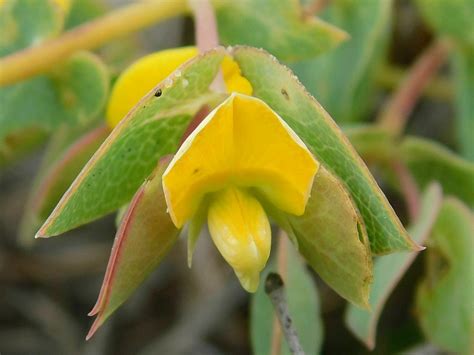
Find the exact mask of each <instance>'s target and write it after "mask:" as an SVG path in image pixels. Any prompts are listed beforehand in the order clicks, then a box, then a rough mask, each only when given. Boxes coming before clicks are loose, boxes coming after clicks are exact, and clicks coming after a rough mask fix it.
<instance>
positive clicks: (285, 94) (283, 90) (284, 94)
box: [281, 89, 290, 100]
mask: <svg viewBox="0 0 474 355" xmlns="http://www.w3.org/2000/svg"><path fill="white" fill-rule="evenodd" d="M281 94H282V95H283V96H284V97H285V99H287V100H289V99H290V95H288V92H287V91H286V90H285V89H281Z"/></svg>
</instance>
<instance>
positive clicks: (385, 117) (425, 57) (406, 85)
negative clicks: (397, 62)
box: [379, 40, 451, 134]
mask: <svg viewBox="0 0 474 355" xmlns="http://www.w3.org/2000/svg"><path fill="white" fill-rule="evenodd" d="M450 47H451V45H450V43H449V42H446V41H445V40H438V41H436V42H435V43H434V44H432V45H431V46H430V47H428V49H426V50H425V51H424V52H423V53H422V55H421V56H420V58H418V60H417V61H416V63H415V64H414V65H413V67H412V68H411V69H410V71H409V72H408V73H407V76H406V78H405V79H404V80H403V82H402V83H401V85H400V87H399V88H398V90H397V91H396V92H395V93H394V94H393V96H392V97H391V99H390V101H389V102H388V103H387V104H386V106H385V108H384V110H383V111H382V113H381V114H380V116H379V123H380V125H382V126H384V127H386V128H387V129H388V130H389V131H390V132H393V133H395V134H400V133H401V132H402V131H403V130H404V128H405V125H406V123H407V120H408V117H409V116H410V114H411V112H412V110H413V108H414V107H415V104H416V103H417V101H418V99H419V97H420V96H421V93H422V92H423V89H424V88H425V86H426V85H427V84H428V82H429V81H430V80H431V78H432V77H433V76H434V75H435V74H436V73H437V72H438V70H439V68H440V67H441V66H442V65H443V64H444V62H445V60H446V58H447V56H448V53H449V50H450Z"/></svg>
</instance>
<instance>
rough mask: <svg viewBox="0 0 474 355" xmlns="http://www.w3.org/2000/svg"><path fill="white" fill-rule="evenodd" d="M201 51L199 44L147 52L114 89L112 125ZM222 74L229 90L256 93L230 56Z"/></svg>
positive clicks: (110, 110)
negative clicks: (197, 46) (197, 47)
mask: <svg viewBox="0 0 474 355" xmlns="http://www.w3.org/2000/svg"><path fill="white" fill-rule="evenodd" d="M197 54H198V50H197V49H196V48H195V47H182V48H174V49H168V50H163V51H160V52H156V53H153V54H150V55H147V56H145V57H142V58H140V59H139V60H137V61H136V62H135V63H133V64H132V65H130V67H128V68H127V69H126V70H125V71H124V72H123V73H122V74H121V75H120V77H119V78H118V79H117V82H116V83H115V85H114V87H113V89H112V93H111V95H110V100H109V103H108V106H107V112H106V117H107V122H108V124H109V126H110V127H111V128H113V127H115V126H116V125H117V124H118V123H119V122H120V120H121V119H122V118H124V117H125V115H126V114H127V113H128V111H130V110H131V109H132V108H133V106H135V104H136V103H137V102H138V101H139V100H140V99H141V98H142V97H143V96H145V94H147V93H148V92H149V91H150V90H151V89H153V88H154V87H155V86H156V85H157V84H158V83H159V82H160V81H162V80H164V79H165V78H166V77H167V76H169V75H170V74H171V73H172V72H173V71H174V70H176V69H177V68H178V67H179V66H180V65H181V64H183V63H184V62H186V61H188V60H189V59H191V58H193V57H195V56H196V55H197ZM222 73H223V77H224V82H225V84H226V88H227V90H228V91H229V92H234V91H236V92H240V93H243V94H247V95H251V94H252V87H251V85H250V83H249V82H248V81H247V79H245V78H244V77H242V76H241V75H240V68H239V66H238V65H237V63H235V62H234V61H233V60H232V59H231V58H230V57H225V58H224V60H223V61H222Z"/></svg>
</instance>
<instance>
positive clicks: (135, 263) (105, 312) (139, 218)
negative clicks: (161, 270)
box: [87, 163, 179, 339]
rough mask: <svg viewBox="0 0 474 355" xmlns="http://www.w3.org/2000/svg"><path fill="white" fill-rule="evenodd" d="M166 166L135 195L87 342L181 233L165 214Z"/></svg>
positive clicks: (107, 273) (163, 255)
mask: <svg viewBox="0 0 474 355" xmlns="http://www.w3.org/2000/svg"><path fill="white" fill-rule="evenodd" d="M165 168H166V164H163V163H160V165H159V166H158V168H157V169H156V170H155V172H154V173H153V174H152V175H151V176H150V177H149V178H148V180H147V181H145V183H144V184H143V185H142V187H141V188H140V189H139V190H138V191H137V193H136V194H135V196H134V198H133V200H132V202H131V203H130V205H129V207H128V209H127V211H126V212H125V215H124V216H123V218H122V223H121V225H120V228H119V230H118V231H117V235H116V237H115V241H114V246H113V248H112V253H111V255H110V259H109V264H108V266H107V271H106V273H105V277H104V281H103V284H102V288H101V290H100V295H99V298H98V300H97V303H96V305H95V306H94V308H93V309H92V311H91V312H90V313H89V315H91V316H93V315H97V318H96V320H95V322H94V324H93V325H92V327H91V330H90V332H89V334H88V335H87V339H89V338H90V337H91V336H92V335H93V334H94V333H95V332H96V330H97V329H98V328H99V327H100V326H101V325H102V324H103V323H104V321H105V320H106V319H107V318H108V317H109V316H110V315H111V314H112V313H113V312H114V311H115V310H116V309H117V308H118V307H119V306H120V305H121V304H122V303H124V302H125V301H126V300H127V299H128V297H130V295H131V294H132V292H133V291H135V289H136V288H137V287H138V286H140V284H141V283H142V282H143V281H144V280H145V279H146V278H147V277H148V276H149V275H150V273H151V272H152V271H153V270H155V269H156V267H157V266H158V264H159V263H160V262H161V260H163V258H164V257H165V255H166V254H167V253H168V251H169V250H170V248H171V247H172V246H173V245H174V243H175V241H176V239H177V237H178V232H179V230H178V229H176V227H175V226H174V224H173V222H172V221H171V218H170V217H169V215H168V213H167V211H166V201H165V196H164V193H163V189H162V187H161V177H162V175H163V172H164V170H165Z"/></svg>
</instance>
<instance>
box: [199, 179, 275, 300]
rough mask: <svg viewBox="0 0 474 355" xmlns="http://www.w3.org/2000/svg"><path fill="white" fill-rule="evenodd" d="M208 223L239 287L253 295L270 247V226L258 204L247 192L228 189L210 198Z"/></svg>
mask: <svg viewBox="0 0 474 355" xmlns="http://www.w3.org/2000/svg"><path fill="white" fill-rule="evenodd" d="M207 223H208V226H209V232H210V234H211V237H212V240H213V241H214V244H215V245H216V247H217V249H219V252H220V253H221V254H222V256H223V257H224V259H225V260H226V261H227V262H228V263H229V264H230V265H231V266H232V268H233V269H234V271H235V274H236V275H237V277H238V278H239V280H240V283H241V284H242V287H243V288H244V289H246V290H247V291H248V292H255V291H256V290H257V288H258V284H259V279H260V272H261V271H262V270H263V268H264V267H265V264H266V263H267V260H268V257H269V255H270V245H271V229H270V223H269V222H268V218H267V215H266V214H265V211H264V210H263V208H262V206H261V204H260V203H259V202H258V200H257V199H256V198H255V197H253V196H252V195H251V194H250V193H248V192H247V191H245V190H243V189H240V188H236V187H228V188H226V189H224V190H221V191H219V192H217V193H215V194H214V196H213V197H212V199H211V201H210V204H209V210H208V216H207Z"/></svg>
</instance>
